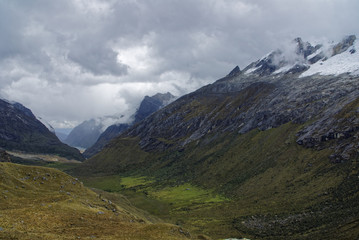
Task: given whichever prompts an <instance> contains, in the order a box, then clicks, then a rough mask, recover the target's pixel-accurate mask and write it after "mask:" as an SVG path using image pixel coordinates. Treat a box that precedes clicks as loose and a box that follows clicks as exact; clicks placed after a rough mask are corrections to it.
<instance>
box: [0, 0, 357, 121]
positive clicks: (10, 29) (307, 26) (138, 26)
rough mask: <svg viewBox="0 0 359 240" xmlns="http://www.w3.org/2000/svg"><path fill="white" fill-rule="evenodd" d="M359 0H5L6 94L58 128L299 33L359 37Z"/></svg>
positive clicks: (2, 91) (0, 46)
mask: <svg viewBox="0 0 359 240" xmlns="http://www.w3.org/2000/svg"><path fill="white" fill-rule="evenodd" d="M357 9H359V2H358V1H356V0H341V1H339V0H331V1H328V0H317V1H310V0H304V1H294V0H271V1H263V0H252V1H249V0H224V1H216V0H195V1H193V0H191V1H190V0H175V1H165V0H157V1H154V0H149V1H147V0H146V1H145V0H140V1H133V0H122V1H119V0H86V1H85V0H63V1H46V0H35V1H21V0H4V1H1V2H0V32H1V37H0V96H1V97H2V98H6V99H9V100H14V101H18V102H21V103H23V104H25V105H26V106H27V107H29V108H30V109H32V110H33V112H34V114H35V115H36V116H39V117H41V118H42V119H44V120H46V121H47V122H49V123H50V124H51V125H52V126H53V127H54V128H68V127H70V128H71V127H74V126H75V125H76V124H79V123H80V122H82V121H84V120H86V119H90V118H93V117H99V116H105V115H111V114H113V113H124V112H127V111H129V110H131V109H135V107H134V106H138V104H139V103H140V101H141V99H142V97H143V96H145V95H149V96H151V95H153V94H155V93H157V92H167V91H169V92H171V93H173V94H174V95H176V96H181V95H183V94H185V93H188V92H190V91H193V90H195V89H197V88H199V87H201V86H203V85H206V84H208V83H212V82H213V81H214V80H216V79H218V78H219V77H221V76H223V75H224V74H226V73H227V72H229V71H230V69H232V68H233V67H234V66H236V65H239V67H240V68H241V69H243V67H244V66H246V65H247V64H248V62H252V61H254V60H256V59H258V58H259V57H261V56H263V55H264V54H266V53H268V52H269V51H271V50H272V49H277V48H278V47H280V46H282V45H285V42H290V41H291V40H292V39H294V38H295V37H298V36H300V37H302V38H303V39H306V40H308V41H310V42H311V43H313V45H315V43H314V42H315V41H318V40H320V41H321V42H322V41H323V39H324V38H327V39H331V40H333V41H338V40H340V39H342V38H343V37H344V36H345V35H349V34H356V35H357V36H359V30H358V27H357V22H359V14H358V11H357Z"/></svg>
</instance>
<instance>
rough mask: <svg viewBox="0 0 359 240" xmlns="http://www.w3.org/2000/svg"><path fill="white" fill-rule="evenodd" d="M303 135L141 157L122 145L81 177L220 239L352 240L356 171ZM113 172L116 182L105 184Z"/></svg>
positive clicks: (289, 130)
mask: <svg viewBox="0 0 359 240" xmlns="http://www.w3.org/2000/svg"><path fill="white" fill-rule="evenodd" d="M302 127H303V126H301V125H295V124H292V123H288V124H285V125H282V126H280V127H278V128H273V129H270V130H266V131H259V130H252V131H250V132H248V133H246V134H242V135H238V134H226V135H223V136H218V135H217V136H215V137H213V138H212V140H210V141H209V140H208V139H211V138H210V137H207V138H206V139H205V140H203V141H201V140H200V141H197V142H193V143H191V144H190V145H188V146H187V147H186V148H185V149H183V150H180V151H173V150H168V151H166V152H160V151H159V152H144V151H141V149H140V148H139V147H138V144H136V139H130V138H126V139H120V140H119V141H117V142H113V143H112V144H113V146H112V148H109V149H106V150H105V151H104V152H102V153H100V154H99V155H97V157H96V158H94V159H91V161H89V162H87V163H85V165H84V166H83V167H82V168H81V171H78V172H77V173H79V174H80V176H81V177H80V178H84V179H87V178H88V177H89V176H92V177H90V178H88V179H91V178H93V179H94V176H96V175H98V179H101V178H102V179H103V180H104V182H103V183H100V182H101V181H92V182H91V181H84V182H85V183H86V184H88V185H89V186H94V187H100V188H102V189H104V190H106V188H105V187H103V186H100V185H101V184H105V183H106V184H105V185H107V186H111V191H114V192H119V193H121V194H124V195H126V196H127V197H128V198H129V199H130V201H131V202H133V204H134V205H135V206H137V207H139V208H142V209H145V210H146V211H148V212H150V213H151V214H155V215H156V216H158V217H160V218H162V219H165V220H166V221H170V222H171V223H174V224H178V225H181V226H183V227H185V228H187V229H189V230H190V231H191V232H194V233H204V234H207V235H209V236H211V237H213V238H215V239H216V238H226V237H236V238H242V237H247V238H250V239H288V236H290V237H291V238H294V239H308V238H313V239H318V238H322V237H325V238H327V239H332V238H333V236H335V238H336V237H338V236H340V238H341V239H353V237H355V236H358V235H359V219H358V217H357V216H358V215H359V201H358V200H359V194H358V186H359V182H358V181H359V179H358V174H359V172H358V166H357V163H356V162H352V161H347V162H343V163H340V164H337V163H332V162H331V161H330V159H329V156H330V155H331V154H332V152H333V150H332V149H330V148H323V149H321V150H318V149H312V148H304V147H302V146H300V145H298V144H297V143H296V142H295V139H296V135H295V134H296V133H297V132H298V131H299V129H301V128H302ZM116 151H122V156H124V157H123V158H118V157H115V156H119V155H117V152H116ZM132 151H133V152H136V154H130V153H131V152H132ZM127 153H128V154H127ZM108 165H110V166H112V169H111V171H110V172H111V173H112V177H108V176H106V177H105V176H104V175H106V172H107V166H108ZM92 168H94V169H93V170H92ZM91 172H93V173H91ZM74 173H76V172H74ZM139 176H142V177H139ZM98 179H97V180H98ZM109 179H111V180H109ZM112 181H114V182H112ZM107 190H110V189H109V188H108V187H107Z"/></svg>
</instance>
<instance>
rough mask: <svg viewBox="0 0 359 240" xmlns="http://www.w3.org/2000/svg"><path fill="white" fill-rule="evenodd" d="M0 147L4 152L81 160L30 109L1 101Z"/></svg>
mask: <svg viewBox="0 0 359 240" xmlns="http://www.w3.org/2000/svg"><path fill="white" fill-rule="evenodd" d="M0 147H1V148H3V149H6V150H17V151H24V152H33V153H45V154H57V155H60V156H63V157H66V158H70V159H71V158H73V159H77V160H83V157H82V156H81V154H80V152H79V151H78V150H76V149H74V148H72V147H69V146H67V145H66V144H63V143H62V142H60V141H59V139H58V138H57V137H56V136H55V134H54V133H52V132H50V131H49V129H48V128H47V127H46V126H45V125H44V124H42V123H41V122H40V121H39V120H38V119H37V118H36V117H35V116H34V115H33V113H32V112H31V110H30V109H28V108H26V107H24V106H23V105H21V104H20V103H10V102H8V101H5V100H1V99H0Z"/></svg>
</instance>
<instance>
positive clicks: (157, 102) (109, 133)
mask: <svg viewBox="0 0 359 240" xmlns="http://www.w3.org/2000/svg"><path fill="white" fill-rule="evenodd" d="M174 99H175V96H173V95H172V94H171V93H169V92H168V93H157V94H155V95H154V96H152V97H149V96H145V97H144V99H143V100H142V102H141V104H140V106H139V108H138V109H137V111H136V113H135V115H134V116H133V117H131V119H134V120H133V121H132V122H129V123H122V124H113V125H111V126H109V127H108V128H107V129H106V130H105V131H104V132H103V133H102V134H101V135H100V136H99V138H98V139H97V141H96V142H95V144H93V145H92V146H91V147H90V148H88V149H86V151H85V152H84V153H83V155H84V156H85V157H86V158H90V157H92V156H94V155H95V154H96V153H98V152H100V151H101V150H102V148H103V147H104V146H105V145H106V144H107V143H109V142H110V141H111V140H112V139H113V138H115V137H117V136H118V135H119V134H120V133H122V132H123V131H125V130H126V129H128V128H129V127H130V126H132V125H133V124H136V123H138V122H140V121H142V120H143V119H145V118H146V117H148V116H149V115H151V114H152V113H154V112H156V111H158V110H159V109H161V108H162V107H164V106H166V105H168V104H169V103H170V102H171V101H173V100H174Z"/></svg>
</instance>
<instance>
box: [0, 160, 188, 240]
mask: <svg viewBox="0 0 359 240" xmlns="http://www.w3.org/2000/svg"><path fill="white" fill-rule="evenodd" d="M0 192H1V198H0V213H1V217H0V239H166V240H167V239H173V240H174V239H195V238H194V237H193V238H192V237H191V236H190V234H189V233H188V232H187V231H185V230H183V229H181V228H180V227H178V226H174V225H170V224H165V223H161V222H157V223H155V224H154V223H152V222H151V221H150V220H148V219H146V217H145V216H144V215H142V213H141V211H138V210H136V209H135V208H133V207H132V206H131V205H130V204H128V203H126V199H124V198H123V199H120V198H119V199H117V200H114V201H116V202H112V201H110V200H108V199H106V198H104V197H103V196H102V195H101V194H96V193H95V192H93V191H91V190H89V189H87V188H85V187H84V186H83V185H82V183H81V182H80V181H79V180H78V179H75V178H72V177H70V176H68V175H66V174H64V173H62V172H60V171H58V170H54V169H50V168H43V167H30V166H22V165H16V164H12V163H1V162H0Z"/></svg>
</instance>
